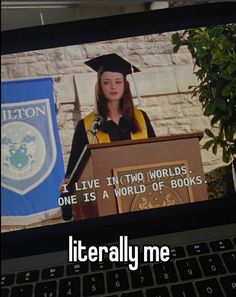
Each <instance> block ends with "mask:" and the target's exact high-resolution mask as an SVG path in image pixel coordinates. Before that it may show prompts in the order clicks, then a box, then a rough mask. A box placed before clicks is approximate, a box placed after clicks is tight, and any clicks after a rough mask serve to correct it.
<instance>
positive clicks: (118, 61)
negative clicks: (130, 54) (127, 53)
mask: <svg viewBox="0 0 236 297" xmlns="http://www.w3.org/2000/svg"><path fill="white" fill-rule="evenodd" d="M85 64H86V65H88V66H89V67H91V68H92V69H93V70H95V71H96V72H98V73H100V74H101V73H103V72H105V71H111V72H119V73H122V74H124V75H127V74H131V73H132V72H139V71H140V70H139V69H138V68H137V67H135V66H133V65H131V64H130V63H129V62H127V61H126V60H124V59H123V58H121V57H120V56H118V55H117V54H108V55H102V56H99V57H96V58H94V59H91V60H88V61H86V62H85ZM131 67H132V68H133V71H132V69H131Z"/></svg>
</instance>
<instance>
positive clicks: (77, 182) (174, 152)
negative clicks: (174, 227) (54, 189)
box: [68, 132, 208, 220]
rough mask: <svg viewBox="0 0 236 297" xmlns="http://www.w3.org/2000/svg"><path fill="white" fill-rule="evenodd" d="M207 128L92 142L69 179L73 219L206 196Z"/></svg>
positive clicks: (136, 209)
mask: <svg viewBox="0 0 236 297" xmlns="http://www.w3.org/2000/svg"><path fill="white" fill-rule="evenodd" d="M202 136H203V133H201V132H199V133H190V134H180V135H173V136H162V137H153V138H149V139H142V140H133V141H131V140H127V141H126V140H125V141H116V142H111V143H106V144H93V145H91V144H88V145H86V147H85V148H84V150H83V153H82V154H81V156H80V158H79V160H78V162H77V164H76V166H75V169H74V171H73V173H72V177H71V179H70V182H69V184H68V188H69V191H70V195H73V197H74V198H75V199H76V203H73V204H72V214H73V219H75V220H79V219H87V218H92V217H97V216H106V215H112V214H118V213H124V212H130V211H139V210H144V209H150V208H157V207H163V206H168V205H175V204H181V203H189V202H194V201H200V200H206V199H207V198H208V196H207V189H206V184H205V179H204V172H203V166H202V160H201V154H200V146H199V140H200V139H201V138H202Z"/></svg>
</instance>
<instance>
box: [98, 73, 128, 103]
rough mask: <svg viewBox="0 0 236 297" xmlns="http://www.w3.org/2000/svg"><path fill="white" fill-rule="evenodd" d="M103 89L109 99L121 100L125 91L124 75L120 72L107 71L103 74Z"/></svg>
mask: <svg viewBox="0 0 236 297" xmlns="http://www.w3.org/2000/svg"><path fill="white" fill-rule="evenodd" d="M101 85H102V90H103V93H104V95H105V97H106V98H107V100H109V101H116V100H120V98H121V97H122V96H123V93H124V77H123V74H121V73H119V72H111V71H105V72H103V74H102V75H101Z"/></svg>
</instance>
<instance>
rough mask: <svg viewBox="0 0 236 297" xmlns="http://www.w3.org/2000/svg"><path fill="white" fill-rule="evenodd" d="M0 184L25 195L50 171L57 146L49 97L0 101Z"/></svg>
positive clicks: (53, 163) (54, 159)
mask: <svg viewBox="0 0 236 297" xmlns="http://www.w3.org/2000/svg"><path fill="white" fill-rule="evenodd" d="M1 130H2V133H1V172H2V173H1V175H2V186H3V187H5V188H7V189H9V190H11V191H14V192H16V193H18V194H21V195H24V194H26V193H28V192H29V191H31V190H32V189H34V188H35V187H37V186H38V185H39V184H40V183H42V182H43V180H45V178H46V177H47V176H48V175H49V174H50V173H51V171H52V169H53V167H54V165H55V161H56V146H55V138H54V133H53V125H52V119H51V111H50V104H49V99H40V100H33V101H28V102H21V103H10V104H2V110H1Z"/></svg>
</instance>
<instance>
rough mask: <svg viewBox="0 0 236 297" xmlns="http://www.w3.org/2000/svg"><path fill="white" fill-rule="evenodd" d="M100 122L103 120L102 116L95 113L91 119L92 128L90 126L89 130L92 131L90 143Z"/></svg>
mask: <svg viewBox="0 0 236 297" xmlns="http://www.w3.org/2000/svg"><path fill="white" fill-rule="evenodd" d="M102 122H103V117H102V116H100V115H99V114H98V115H96V117H95V120H94V121H93V124H92V128H91V132H92V138H91V142H92V144H94V136H96V134H97V132H98V130H99V128H100V126H101V124H102Z"/></svg>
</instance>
